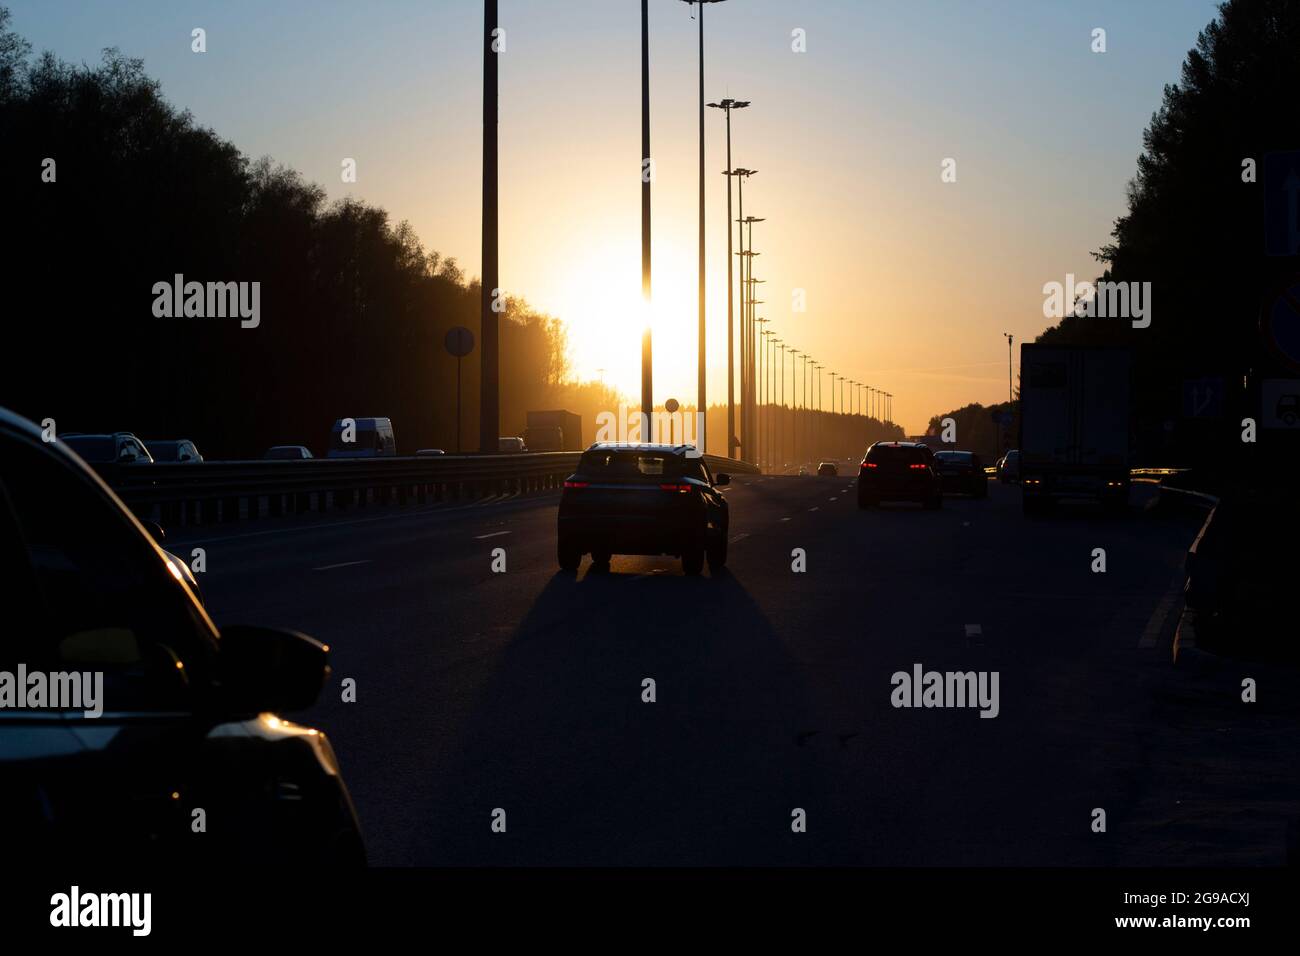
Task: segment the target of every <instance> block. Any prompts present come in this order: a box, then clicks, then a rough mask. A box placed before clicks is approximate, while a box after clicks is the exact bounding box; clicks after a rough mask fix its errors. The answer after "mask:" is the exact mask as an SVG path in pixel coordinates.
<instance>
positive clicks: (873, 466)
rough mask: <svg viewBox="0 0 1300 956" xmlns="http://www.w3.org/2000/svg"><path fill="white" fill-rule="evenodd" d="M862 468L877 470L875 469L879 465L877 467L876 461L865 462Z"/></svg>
mask: <svg viewBox="0 0 1300 956" xmlns="http://www.w3.org/2000/svg"><path fill="white" fill-rule="evenodd" d="M862 467H863V468H875V467H877V465H876V463H875V462H874V461H864V462H863V463H862Z"/></svg>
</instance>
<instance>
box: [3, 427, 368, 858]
mask: <svg viewBox="0 0 1300 956" xmlns="http://www.w3.org/2000/svg"><path fill="white" fill-rule="evenodd" d="M0 581H2V582H3V586H4V587H6V588H11V589H12V590H11V591H7V592H6V595H7V600H6V607H8V608H9V609H10V612H11V613H16V612H21V613H22V616H23V618H24V619H25V620H26V621H28V622H30V626H24V627H22V628H8V629H6V631H5V633H4V636H3V638H0V671H7V672H9V673H15V672H16V670H17V668H18V667H20V666H21V667H22V668H25V670H26V672H27V673H28V675H31V674H33V673H37V672H42V673H45V674H46V675H47V677H52V676H53V675H60V674H61V675H65V677H63V678H59V682H60V684H61V687H62V692H61V694H60V698H61V699H60V700H57V701H56V700H53V699H46V700H45V701H39V702H38V701H35V700H30V699H29V700H25V701H22V702H19V704H18V706H16V707H14V706H7V707H6V708H5V710H4V711H3V720H0V841H2V842H3V846H4V847H5V851H6V853H20V854H22V855H23V856H22V857H21V858H36V857H34V856H29V855H30V854H41V855H44V854H53V857H52V858H55V859H61V860H64V861H65V862H68V861H72V862H79V861H80V862H89V861H96V862H102V861H104V860H129V861H131V863H132V864H133V865H167V866H171V867H182V866H183V867H193V866H196V865H197V866H205V865H207V866H218V867H219V866H220V865H222V864H235V863H239V864H247V863H249V862H265V863H268V864H280V865H288V864H292V865H294V866H302V865H303V864H304V863H315V864H321V863H345V864H364V862H365V850H364V846H363V844H362V841H361V836H360V829H359V827H358V825H357V820H356V814H355V812H354V810H353V807H352V801H351V798H350V797H349V795H348V792H347V788H346V787H345V786H344V785H343V781H342V778H341V776H340V774H339V766H338V761H337V760H336V759H335V756H334V752H333V750H332V749H331V747H330V745H329V742H328V741H327V740H326V738H325V736H324V735H323V734H322V733H320V731H318V730H314V729H312V728H310V727H302V726H298V725H295V724H292V723H289V722H287V721H284V720H282V719H281V718H280V717H279V716H277V715H278V714H280V713H283V712H286V711H297V710H303V709H305V708H307V707H310V706H311V705H312V704H313V703H314V702H315V700H316V698H317V696H318V695H319V694H320V691H321V688H322V687H323V686H324V684H325V681H326V679H327V677H328V674H329V663H328V648H326V647H325V646H323V645H322V644H319V643H317V642H316V641H313V640H311V639H310V638H307V637H304V636H303V635H301V634H297V633H294V632H290V631H278V630H268V629H263V628H255V627H238V626H237V627H227V628H223V629H222V630H221V631H220V632H219V631H218V630H217V628H216V627H215V626H214V625H213V624H212V621H211V619H210V618H209V617H208V615H207V614H206V612H205V611H204V610H203V607H202V606H201V605H200V604H199V603H198V602H197V601H196V600H195V597H194V595H193V593H192V592H191V591H190V590H189V588H188V587H187V586H186V585H185V583H184V577H183V575H182V574H180V573H178V569H177V568H175V567H174V566H173V565H172V564H171V563H169V561H168V560H167V558H166V557H165V556H164V554H163V552H162V551H161V550H160V549H159V547H158V546H157V544H156V543H155V542H154V541H152V540H151V539H150V537H149V535H148V534H147V533H146V532H145V530H144V529H143V528H142V526H141V525H140V523H139V522H137V521H136V519H134V518H133V517H132V516H131V515H130V513H129V512H128V511H127V510H126V509H125V508H124V507H123V506H122V503H121V502H120V501H119V500H118V499H117V498H116V496H115V495H114V494H113V493H112V492H111V491H110V490H109V489H108V487H107V486H106V485H105V484H104V483H103V482H102V481H101V480H100V479H99V478H98V477H97V476H96V475H95V474H94V473H93V472H92V471H91V470H90V469H89V468H87V467H86V466H85V464H84V463H83V462H82V461H80V460H79V459H78V458H77V457H76V456H75V455H72V454H70V453H69V452H68V450H67V449H65V448H64V447H63V446H62V444H61V443H46V442H42V441H41V438H40V432H39V430H38V429H37V428H36V426H34V425H32V424H31V423H30V422H27V421H25V420H23V419H21V418H19V417H18V416H16V415H13V414H11V413H9V412H7V411H4V410H2V409H0ZM8 595H12V596H8ZM28 683H30V681H29V682H28ZM47 686H48V687H49V688H50V689H51V692H52V691H53V688H54V687H55V682H54V680H47ZM96 688H98V689H96ZM96 714H98V716H96ZM200 811H201V812H200ZM199 820H202V821H203V823H204V825H205V830H204V832H198V831H196V829H195V827H196V825H197V823H198V821H199Z"/></svg>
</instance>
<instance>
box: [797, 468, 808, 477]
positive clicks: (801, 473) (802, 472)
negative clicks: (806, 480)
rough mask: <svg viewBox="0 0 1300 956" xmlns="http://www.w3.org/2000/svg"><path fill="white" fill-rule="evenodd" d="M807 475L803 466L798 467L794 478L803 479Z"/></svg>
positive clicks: (806, 470)
mask: <svg viewBox="0 0 1300 956" xmlns="http://www.w3.org/2000/svg"><path fill="white" fill-rule="evenodd" d="M807 474H808V469H807V468H805V467H804V466H803V465H800V466H799V471H798V472H797V473H796V477H798V478H803V477H805V476H806V475H807Z"/></svg>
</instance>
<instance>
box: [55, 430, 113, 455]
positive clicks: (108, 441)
mask: <svg viewBox="0 0 1300 956" xmlns="http://www.w3.org/2000/svg"><path fill="white" fill-rule="evenodd" d="M63 443H64V444H65V445H67V446H68V447H69V448H71V449H72V450H73V451H75V452H76V453H77V454H78V455H80V456H81V457H82V458H84V459H85V460H86V461H114V460H115V459H116V458H117V442H115V441H114V440H113V439H112V438H104V437H98V436H93V435H86V436H84V437H76V436H74V437H72V438H65V439H63Z"/></svg>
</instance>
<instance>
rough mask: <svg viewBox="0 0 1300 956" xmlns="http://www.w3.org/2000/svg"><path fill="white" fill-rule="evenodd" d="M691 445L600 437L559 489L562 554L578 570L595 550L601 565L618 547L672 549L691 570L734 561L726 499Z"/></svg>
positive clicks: (723, 480) (724, 478) (567, 566)
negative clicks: (730, 556)
mask: <svg viewBox="0 0 1300 956" xmlns="http://www.w3.org/2000/svg"><path fill="white" fill-rule="evenodd" d="M693 451H694V449H693V448H692V447H691V446H689V445H654V444H641V443H630V444H624V443H615V442H598V443H597V444H594V445H592V446H591V447H590V448H588V449H587V450H586V451H585V452H583V453H582V457H581V458H580V459H579V460H578V468H577V470H576V471H575V472H574V473H573V474H572V475H570V476H569V477H568V479H567V480H566V481H565V482H564V490H563V491H562V492H561V493H560V514H559V529H558V537H557V548H556V550H557V555H558V558H559V563H560V567H561V568H562V569H564V570H565V571H576V570H577V569H578V566H579V564H581V563H582V556H583V555H584V554H587V553H590V554H591V557H592V562H593V563H594V564H595V565H598V566H606V565H608V564H609V560H610V557H611V556H612V555H615V554H654V555H658V554H670V555H676V556H678V557H680V558H681V559H682V570H683V571H684V572H685V573H686V574H688V575H696V574H699V573H700V572H701V571H702V570H704V561H705V559H706V557H707V559H708V562H709V568H710V569H711V570H713V571H717V570H719V569H720V568H722V566H723V565H725V564H726V563H727V529H728V526H729V524H730V518H729V512H728V509H727V500H726V498H724V497H723V495H722V493H721V492H719V491H718V489H719V488H721V487H722V486H724V485H727V484H730V483H731V476H730V475H723V474H719V475H717V476H716V477H715V476H714V475H712V474H711V473H710V471H709V466H708V465H707V464H706V463H705V461H704V459H703V458H699V457H690V456H689V455H688V452H693Z"/></svg>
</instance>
